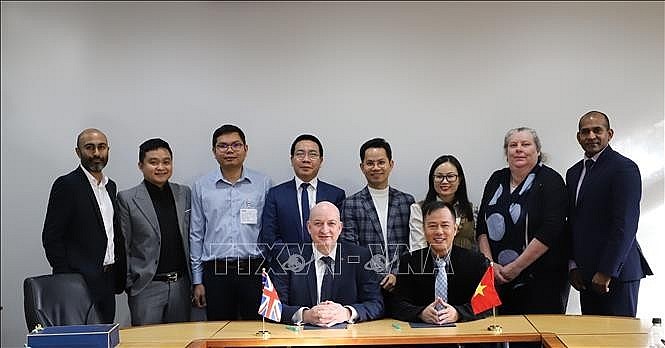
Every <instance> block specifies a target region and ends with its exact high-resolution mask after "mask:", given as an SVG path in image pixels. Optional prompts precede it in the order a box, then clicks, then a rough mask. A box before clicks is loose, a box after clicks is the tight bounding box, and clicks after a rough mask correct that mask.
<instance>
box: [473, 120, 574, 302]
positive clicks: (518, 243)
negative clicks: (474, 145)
mask: <svg viewBox="0 0 665 348" xmlns="http://www.w3.org/2000/svg"><path fill="white" fill-rule="evenodd" d="M504 150H505V154H506V158H507V161H508V167H507V168H504V169H500V170H497V171H496V172H494V173H493V174H492V176H491V177H490V178H489V180H488V181H487V184H486V185H485V190H484V193H483V199H482V202H481V205H480V211H479V214H478V224H477V226H476V231H477V235H478V246H479V248H480V250H481V252H482V253H483V254H485V256H486V257H487V258H489V259H490V260H492V261H494V263H495V265H494V271H495V275H494V276H495V281H496V283H497V285H499V295H500V297H501V300H502V302H503V305H502V306H500V307H499V311H500V313H502V314H533V313H565V311H566V304H567V301H568V291H569V285H568V281H567V275H568V274H567V273H568V272H567V267H568V266H567V253H566V252H565V241H564V226H565V219H566V208H567V200H566V199H567V198H566V188H565V184H564V181H563V178H562V177H561V175H559V174H558V173H557V172H556V171H554V170H553V169H551V168H549V167H547V166H545V165H543V164H542V162H541V159H542V154H541V146H540V139H539V138H538V135H537V134H536V132H535V131H534V130H533V129H530V128H526V127H521V128H516V129H511V130H510V131H508V133H507V134H506V137H505V139H504Z"/></svg>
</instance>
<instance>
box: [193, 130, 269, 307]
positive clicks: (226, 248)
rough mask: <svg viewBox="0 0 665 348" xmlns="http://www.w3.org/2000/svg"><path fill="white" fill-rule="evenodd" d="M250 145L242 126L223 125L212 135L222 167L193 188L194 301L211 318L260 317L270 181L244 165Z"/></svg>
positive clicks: (216, 154) (200, 180) (199, 181)
mask: <svg viewBox="0 0 665 348" xmlns="http://www.w3.org/2000/svg"><path fill="white" fill-rule="evenodd" d="M247 150H248V147H247V143H246V142H245V134H244V133H243V131H242V130H241V129H240V128H238V127H237V126H234V125H223V126H221V127H219V128H218V129H217V130H215V132H214V133H213V136H212V152H213V155H214V156H215V159H216V160H217V162H218V163H219V168H218V169H215V170H213V171H212V172H210V173H209V174H207V175H204V176H203V177H201V178H200V179H199V180H197V181H196V182H195V183H194V185H193V187H192V212H191V222H190V234H189V241H190V258H191V263H192V264H191V268H192V284H193V287H194V294H193V298H192V303H193V304H194V305H195V306H196V307H199V308H203V307H205V308H206V313H207V317H208V320H238V319H240V320H247V319H257V318H258V314H257V308H258V306H259V301H260V298H261V289H262V287H261V268H262V267H265V266H263V265H262V264H263V262H264V259H263V257H262V256H261V252H260V250H259V248H258V245H257V239H258V236H259V230H260V229H261V219H260V217H261V214H262V211H263V204H264V202H265V197H266V194H267V193H268V189H270V186H271V181H270V178H268V177H267V176H265V175H263V174H261V173H258V172H256V171H253V170H251V169H249V168H246V167H244V165H243V164H244V162H245V158H246V157H247Z"/></svg>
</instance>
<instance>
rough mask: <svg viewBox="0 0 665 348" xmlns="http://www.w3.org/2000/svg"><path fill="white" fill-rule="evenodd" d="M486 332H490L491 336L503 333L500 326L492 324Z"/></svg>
mask: <svg viewBox="0 0 665 348" xmlns="http://www.w3.org/2000/svg"><path fill="white" fill-rule="evenodd" d="M487 331H492V333H493V334H495V335H498V334H501V333H502V332H503V328H502V327H501V325H496V324H493V325H490V326H488V327H487Z"/></svg>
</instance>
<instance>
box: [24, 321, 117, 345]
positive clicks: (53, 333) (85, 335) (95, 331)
mask: <svg viewBox="0 0 665 348" xmlns="http://www.w3.org/2000/svg"><path fill="white" fill-rule="evenodd" d="M119 326H120V325H119V324H96V325H69V326H49V327H45V328H44V329H42V330H41V331H39V332H34V333H29V334H28V344H27V345H28V347H30V348H46V347H48V348H55V347H63V348H64V347H67V348H74V347H94V348H102V347H103V348H113V347H115V346H117V345H118V344H119V343H120V332H119V330H118V328H119Z"/></svg>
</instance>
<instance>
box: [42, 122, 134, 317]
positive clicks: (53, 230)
mask: <svg viewBox="0 0 665 348" xmlns="http://www.w3.org/2000/svg"><path fill="white" fill-rule="evenodd" d="M75 151H76V155H77V156H78V157H79V158H80V159H81V165H80V166H79V167H78V168H76V169H75V170H74V171H72V172H71V173H69V174H67V175H63V176H61V177H59V178H58V179H56V180H55V182H54V183H53V187H52V188H51V194H50V196H49V201H48V208H47V210H46V219H45V221H44V230H43V232H42V243H43V245H44V251H45V252H46V258H47V259H48V262H49V264H50V265H51V267H53V273H80V274H81V275H83V278H84V279H85V281H86V284H87V286H88V290H89V291H90V295H91V297H92V300H93V302H94V304H95V308H96V309H97V311H98V312H99V314H100V317H101V319H102V322H104V323H112V322H113V319H114V317H115V295H114V293H115V294H120V293H122V291H124V289H125V277H126V274H127V273H126V272H127V260H126V258H125V241H124V238H123V235H122V232H121V231H120V228H119V227H118V224H117V218H116V215H115V211H117V209H116V192H117V188H116V185H115V182H113V180H111V179H109V178H108V177H107V176H106V175H104V174H103V173H102V169H104V167H105V166H106V163H108V154H109V146H108V140H107V139H106V135H104V133H102V131H100V130H98V129H93V128H89V129H85V130H84V131H82V132H81V133H80V134H79V136H78V138H77V140H76V149H75ZM54 300H57V299H54Z"/></svg>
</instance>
